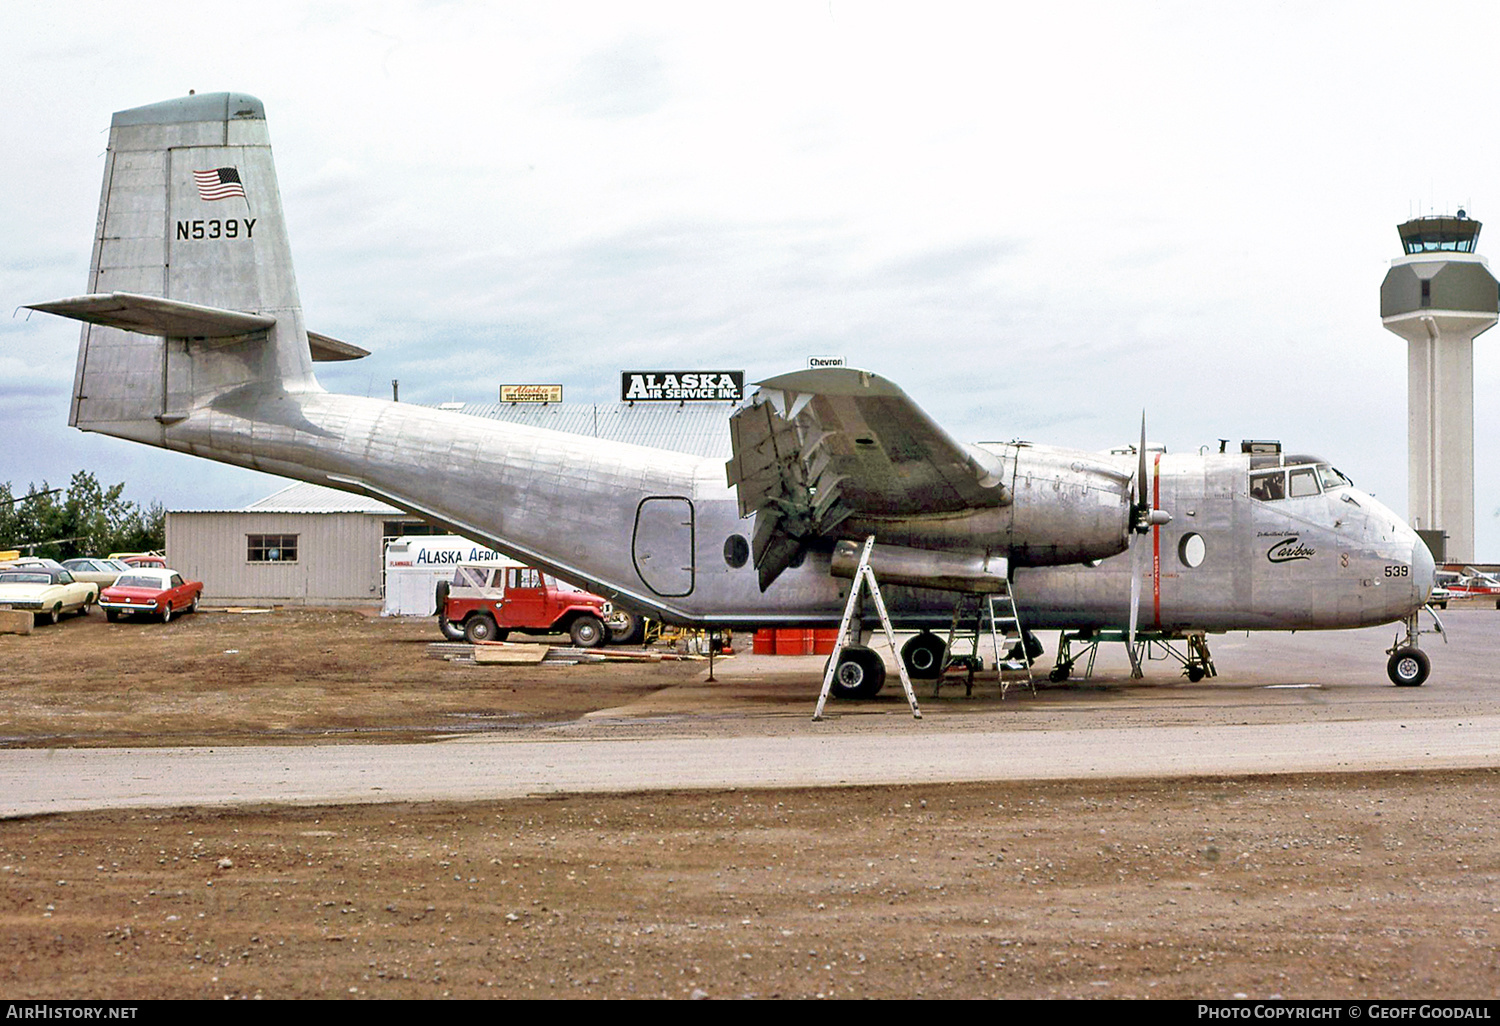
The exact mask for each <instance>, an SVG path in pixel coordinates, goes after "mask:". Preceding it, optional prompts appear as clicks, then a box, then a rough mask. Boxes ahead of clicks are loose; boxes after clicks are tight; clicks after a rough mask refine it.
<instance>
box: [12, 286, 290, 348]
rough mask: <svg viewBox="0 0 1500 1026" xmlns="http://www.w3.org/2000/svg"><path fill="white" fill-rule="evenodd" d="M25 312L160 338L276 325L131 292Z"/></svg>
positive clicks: (247, 331)
mask: <svg viewBox="0 0 1500 1026" xmlns="http://www.w3.org/2000/svg"><path fill="white" fill-rule="evenodd" d="M27 309H28V310H40V311H41V312H42V313H50V314H57V315H58V316H59V317H71V318H73V320H75V321H87V322H88V323H89V324H102V325H104V326H105V327H107V328H120V329H122V330H124V331H134V332H136V333H137V334H140V335H159V336H161V337H162V338H232V337H234V336H236V335H249V334H252V333H254V332H257V331H266V330H267V329H269V328H270V327H271V325H273V324H275V323H276V318H274V317H269V316H267V315H265V314H253V313H242V312H240V311H239V310H220V309H218V308H216V307H212V306H199V305H198V304H197V303H183V302H180V301H179V300H175V299H163V298H161V297H160V296H138V295H136V294H135V293H133V292H106V293H102V294H97V295H92V296H74V297H73V298H72V299H59V300H56V301H55V302H51V303H36V304H33V305H32V306H29V307H27Z"/></svg>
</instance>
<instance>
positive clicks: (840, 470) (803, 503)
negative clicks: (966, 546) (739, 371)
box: [725, 367, 1010, 590]
mask: <svg viewBox="0 0 1500 1026" xmlns="http://www.w3.org/2000/svg"><path fill="white" fill-rule="evenodd" d="M729 429H730V441H731V444H732V446H733V451H734V456H733V458H731V459H730V460H729V462H728V464H727V465H726V467H725V471H726V476H727V478H728V481H729V484H730V486H731V487H733V488H735V489H736V490H737V492H738V495H739V505H740V515H741V516H749V515H750V514H752V513H754V514H756V525H755V537H754V538H753V539H752V541H751V551H752V552H753V554H754V557H755V565H756V569H757V570H758V571H759V575H760V586H761V589H762V590H765V588H767V587H768V586H769V585H770V584H771V582H772V581H774V580H775V579H776V578H777V577H778V576H779V575H780V574H781V572H782V571H783V570H785V569H786V568H787V567H788V566H790V565H791V564H792V563H793V562H794V561H795V560H796V559H797V558H798V556H799V555H800V554H801V553H802V552H803V551H804V550H805V549H806V547H807V545H808V543H810V542H811V541H813V540H814V539H816V538H819V537H824V536H828V535H834V536H837V534H838V528H839V525H841V524H842V523H843V522H844V521H845V520H847V519H848V518H849V517H851V516H856V515H870V516H876V517H902V516H919V515H922V514H930V513H952V512H957V511H961V510H968V509H975V508H981V507H986V506H1002V505H1005V504H1006V503H1008V502H1009V501H1010V492H1009V490H1008V489H1006V488H1005V486H1004V485H1003V484H1002V476H1003V472H1004V466H1003V461H1002V460H1001V459H1000V458H999V457H997V456H994V455H993V454H991V453H988V452H986V451H985V450H983V449H980V448H978V447H976V446H972V445H965V444H962V443H959V442H957V441H955V440H954V439H953V438H952V437H950V436H949V435H948V433H947V432H945V431H944V430H943V429H942V428H941V427H939V426H938V425H937V423H936V422H935V421H934V420H933V419H932V418H931V417H929V416H927V414H926V413H924V412H922V410H921V408H920V407H918V406H917V404H916V403H914V402H912V401H911V399H910V398H909V397H908V396H907V395H906V393H905V392H903V391H901V389H900V388H898V387H897V386H896V385H894V384H892V383H891V382H889V381H887V380H886V379H884V378H882V377H880V376H879V375H876V374H872V373H870V372H869V371H861V370H855V369H853V368H847V367H838V368H823V369H818V370H806V371H795V372H793V373H791V374H783V375H780V376H778V377H774V378H770V379H767V380H766V381H762V382H759V383H758V389H757V391H756V393H755V395H754V397H753V399H752V401H751V404H750V405H749V406H746V407H744V408H742V409H741V410H739V411H738V412H736V413H735V414H734V416H732V417H731V418H730V420H729Z"/></svg>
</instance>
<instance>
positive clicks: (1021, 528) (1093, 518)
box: [1003, 445, 1131, 566]
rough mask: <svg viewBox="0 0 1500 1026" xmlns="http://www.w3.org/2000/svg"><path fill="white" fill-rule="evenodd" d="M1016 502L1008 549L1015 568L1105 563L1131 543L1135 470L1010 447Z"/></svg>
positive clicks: (1082, 455) (1063, 452)
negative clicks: (1132, 491) (1131, 492)
mask: <svg viewBox="0 0 1500 1026" xmlns="http://www.w3.org/2000/svg"><path fill="white" fill-rule="evenodd" d="M1003 448H1004V449H1005V450H1007V451H1006V453H1005V455H1006V456H1007V457H1008V458H1009V459H1011V460H1014V467H1015V470H1014V473H1013V474H1012V476H1011V478H1010V480H1009V481H1008V482H1007V484H1009V485H1010V486H1011V489H1012V493H1013V499H1012V501H1011V504H1010V506H1009V507H1008V509H1009V511H1010V514H1011V515H1010V523H1009V525H1008V531H1007V532H1006V534H1007V537H1006V539H1005V547H1006V549H1008V551H1009V553H1010V558H1011V562H1012V563H1014V564H1015V565H1016V566H1057V565H1060V564H1065V563H1084V562H1087V561H1089V560H1093V559H1105V558H1108V557H1109V556H1113V555H1116V554H1118V553H1121V552H1124V551H1125V549H1126V547H1127V546H1128V545H1129V543H1130V498H1131V496H1130V479H1131V471H1130V469H1129V467H1128V466H1127V465H1126V463H1125V462H1124V461H1120V462H1110V461H1109V459H1108V458H1107V457H1101V456H1098V455H1095V454H1093V453H1086V452H1082V451H1079V450H1076V449H1057V448H1052V447H1049V446H1034V445H1008V446H1004V447H1003Z"/></svg>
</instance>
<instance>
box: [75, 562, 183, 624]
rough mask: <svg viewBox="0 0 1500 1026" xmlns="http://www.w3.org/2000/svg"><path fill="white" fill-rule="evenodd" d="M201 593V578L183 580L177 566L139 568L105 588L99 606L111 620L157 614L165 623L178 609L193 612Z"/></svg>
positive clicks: (121, 576) (179, 611) (181, 611)
mask: <svg viewBox="0 0 1500 1026" xmlns="http://www.w3.org/2000/svg"><path fill="white" fill-rule="evenodd" d="M202 594H203V582H202V581H184V580H183V579H182V575H181V574H179V573H178V572H177V571H176V570H152V569H146V568H142V569H138V570H133V571H131V572H130V573H128V574H121V575H120V578H119V580H117V581H115V583H114V584H113V585H111V586H110V587H108V588H105V589H104V591H103V592H102V593H101V594H100V596H99V608H100V609H103V610H104V615H105V616H106V617H108V618H109V620H110V622H111V623H113V622H114V621H116V620H118V619H119V618H120V617H122V616H151V617H156V616H159V617H161V622H162V623H166V622H167V621H169V620H171V619H172V617H173V616H175V615H177V614H178V613H191V612H195V611H196V610H197V608H198V598H199V596H201V595H202Z"/></svg>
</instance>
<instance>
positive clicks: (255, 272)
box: [33, 93, 319, 445]
mask: <svg viewBox="0 0 1500 1026" xmlns="http://www.w3.org/2000/svg"><path fill="white" fill-rule="evenodd" d="M33 309H37V310H42V311H45V312H48V313H55V314H59V315H61V316H64V317H72V318H74V319H77V320H81V321H83V322H84V328H83V335H82V338H81V340H80V342H79V347H78V364H77V369H76V371H75V375H74V381H73V401H72V407H71V410H70V413H69V421H68V422H69V423H70V424H72V425H73V426H75V427H78V428H82V429H84V430H86V431H100V432H104V433H106V434H112V435H119V436H121V437H125V438H134V439H136V440H138V441H143V442H148V443H151V444H155V445H161V444H163V443H164V441H165V436H166V431H167V429H168V428H169V427H170V426H171V425H172V424H175V423H177V422H179V421H181V420H184V419H186V418H187V417H188V416H190V415H191V414H192V412H193V411H194V410H195V409H198V408H201V407H203V406H205V405H208V404H210V403H212V402H213V401H214V400H215V399H216V398H218V397H219V396H222V395H225V394H226V393H229V392H236V391H240V390H244V389H247V388H249V389H264V390H272V391H288V392H300V391H317V390H319V389H318V384H317V381H316V379H315V378H314V377H313V372H312V354H311V353H310V351H309V348H308V335H307V330H306V327H305V325H304V323H303V318H302V304H301V301H300V300H299V299H298V296H297V281H296V277H295V275H294V274H293V271H292V258H291V249H290V247H289V245H288V243H287V236H286V225H285V221H284V219H283V217H282V211H281V192H280V189H279V187H278V186H277V183H276V169H275V165H274V164H273V162H272V158H271V144H270V136H269V134H268V132H267V130H266V119H265V110H264V107H263V106H262V105H261V103H260V101H259V100H257V99H255V98H254V97H250V96H246V95H244V94H242V93H208V94H202V95H193V96H185V97H182V98H180V99H176V100H167V101H165V102H163V103H155V104H151V105H149V106H145V107H136V108H133V109H131V110H124V111H119V112H118V113H116V114H115V115H114V119H113V120H112V122H111V124H110V133H109V152H108V154H107V156H106V159H105V167H104V187H103V192H102V195H101V197H100V201H99V220H98V223H97V225H96V228H95V233H94V247H93V258H92V261H91V264H90V267H89V286H88V294H87V295H84V296H78V297H74V298H71V299H63V300H58V301H56V302H52V303H41V304H37V305H36V306H34V307H33Z"/></svg>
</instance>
